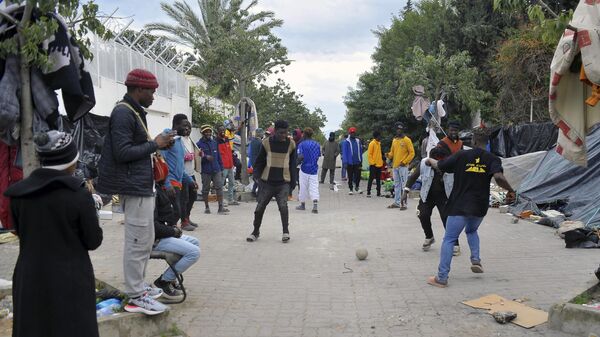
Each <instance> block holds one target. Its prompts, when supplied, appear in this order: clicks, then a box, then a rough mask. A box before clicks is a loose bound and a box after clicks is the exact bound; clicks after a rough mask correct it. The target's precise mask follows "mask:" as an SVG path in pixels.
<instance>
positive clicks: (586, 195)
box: [511, 124, 600, 227]
mask: <svg viewBox="0 0 600 337" xmlns="http://www.w3.org/2000/svg"><path fill="white" fill-rule="evenodd" d="M586 141H587V153H588V167H582V166H578V165H576V164H574V163H573V162H571V161H568V160H566V159H565V158H564V157H562V156H561V155H560V154H559V153H557V152H556V151H548V152H547V153H546V155H545V156H544V158H543V159H542V160H541V161H540V162H539V163H538V164H537V165H536V166H535V168H534V169H533V170H532V172H531V173H530V174H529V175H528V176H527V177H526V178H525V179H524V180H523V181H522V182H521V186H520V188H519V189H518V193H519V201H518V204H517V205H515V206H514V207H512V209H511V212H512V213H516V214H518V213H519V212H520V211H522V210H526V209H530V210H533V211H538V208H542V207H544V206H543V205H547V204H553V205H555V206H558V207H560V208H561V209H559V210H560V211H563V212H564V213H565V215H567V217H568V218H569V219H571V220H580V221H582V222H583V223H586V224H588V223H589V225H590V226H592V227H600V212H599V211H598V210H599V209H600V197H599V196H600V193H599V192H598V186H600V124H597V125H595V126H594V127H593V128H592V129H591V131H590V133H589V134H588V136H587V138H586Z"/></svg>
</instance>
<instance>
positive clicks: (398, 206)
mask: <svg viewBox="0 0 600 337" xmlns="http://www.w3.org/2000/svg"><path fill="white" fill-rule="evenodd" d="M387 208H400V205H398V204H397V203H393V204H391V205H389V206H388V207H387Z"/></svg>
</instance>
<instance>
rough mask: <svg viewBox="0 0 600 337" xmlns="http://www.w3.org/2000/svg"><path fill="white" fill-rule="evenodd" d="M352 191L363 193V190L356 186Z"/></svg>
mask: <svg viewBox="0 0 600 337" xmlns="http://www.w3.org/2000/svg"><path fill="white" fill-rule="evenodd" d="M354 191H355V192H356V193H358V194H363V191H362V190H361V189H360V188H358V187H357V188H356V189H354Z"/></svg>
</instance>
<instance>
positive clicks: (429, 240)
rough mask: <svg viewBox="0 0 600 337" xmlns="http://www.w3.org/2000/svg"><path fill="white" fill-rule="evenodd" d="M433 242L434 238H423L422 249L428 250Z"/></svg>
mask: <svg viewBox="0 0 600 337" xmlns="http://www.w3.org/2000/svg"><path fill="white" fill-rule="evenodd" d="M434 243H435V238H431V239H425V242H423V250H424V251H428V250H429V248H431V245H432V244H434Z"/></svg>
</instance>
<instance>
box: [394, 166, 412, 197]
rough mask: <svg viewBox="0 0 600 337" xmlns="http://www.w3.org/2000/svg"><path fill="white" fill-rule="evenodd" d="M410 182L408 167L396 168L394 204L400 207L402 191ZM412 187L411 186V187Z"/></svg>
mask: <svg viewBox="0 0 600 337" xmlns="http://www.w3.org/2000/svg"><path fill="white" fill-rule="evenodd" d="M407 180H408V167H406V166H398V167H396V168H394V203H395V204H396V205H400V198H401V197H402V189H403V188H404V185H406V181H407ZM409 187H410V186H409Z"/></svg>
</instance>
